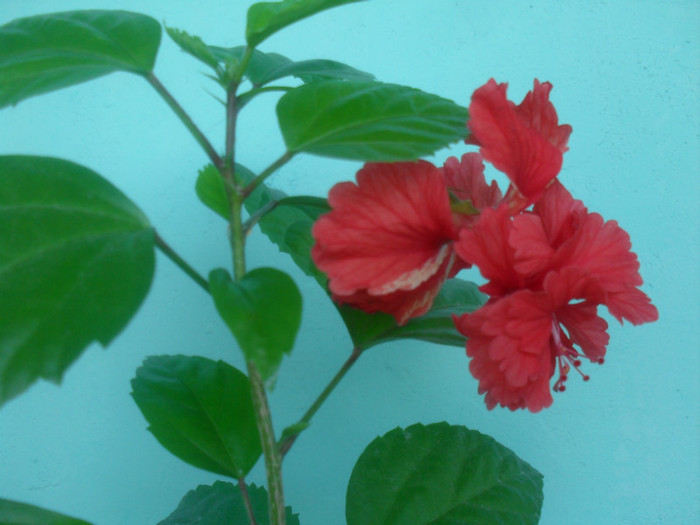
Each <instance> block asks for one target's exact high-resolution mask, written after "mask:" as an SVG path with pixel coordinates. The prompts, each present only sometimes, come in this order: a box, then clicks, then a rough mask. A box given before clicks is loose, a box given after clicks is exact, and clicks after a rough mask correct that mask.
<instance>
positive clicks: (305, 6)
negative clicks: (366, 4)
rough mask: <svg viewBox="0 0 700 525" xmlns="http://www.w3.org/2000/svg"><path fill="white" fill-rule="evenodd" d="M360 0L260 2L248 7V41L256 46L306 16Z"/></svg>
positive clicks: (250, 44)
mask: <svg viewBox="0 0 700 525" xmlns="http://www.w3.org/2000/svg"><path fill="white" fill-rule="evenodd" d="M358 1H359V0H284V1H282V2H259V3H257V4H253V5H252V6H250V8H248V23H247V25H246V32H245V34H246V41H247V42H248V45H249V46H252V47H255V46H257V45H258V44H260V42H262V41H263V40H265V39H266V38H267V37H269V36H270V35H272V34H273V33H276V32H277V31H279V30H280V29H282V28H284V27H287V26H288V25H291V24H293V23H295V22H298V21H299V20H302V19H304V18H306V17H309V16H311V15H314V14H316V13H319V12H321V11H324V10H326V9H330V8H331V7H336V6H340V5H343V4H350V3H353V2H358Z"/></svg>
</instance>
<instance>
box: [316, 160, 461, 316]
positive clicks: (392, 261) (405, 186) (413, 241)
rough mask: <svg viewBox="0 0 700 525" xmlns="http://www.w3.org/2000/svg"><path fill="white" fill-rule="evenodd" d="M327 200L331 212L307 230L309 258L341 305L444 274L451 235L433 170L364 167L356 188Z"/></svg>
mask: <svg viewBox="0 0 700 525" xmlns="http://www.w3.org/2000/svg"><path fill="white" fill-rule="evenodd" d="M328 201H329V203H330V205H331V207H332V208H333V209H332V210H331V211H330V212H329V213H327V214H325V215H323V216H321V217H320V218H319V220H318V221H317V222H316V224H314V227H313V230H312V233H313V236H314V238H315V240H316V244H315V245H314V247H313V249H312V253H311V255H312V257H313V260H314V262H315V263H316V265H317V266H318V267H319V269H321V270H322V271H323V272H325V273H326V274H327V275H328V278H329V288H330V290H331V291H332V292H333V293H334V294H335V296H337V297H339V298H341V297H342V298H343V299H342V300H343V301H345V302H350V303H352V300H350V299H349V298H350V297H352V296H353V295H354V294H358V293H359V294H360V295H358V296H357V297H364V296H363V295H362V294H363V293H366V294H368V295H369V296H379V295H384V294H392V293H394V292H399V291H404V292H407V291H412V290H416V289H419V288H421V286H422V285H423V284H424V283H426V282H427V281H430V280H431V279H432V278H433V277H434V276H436V275H440V279H444V278H445V277H444V276H443V275H442V274H444V273H445V272H448V271H449V270H450V266H451V262H452V259H453V252H452V245H451V243H452V241H453V240H455V239H456V237H457V232H456V229H455V226H454V223H453V219H452V212H451V210H450V205H449V197H448V194H447V188H446V186H445V182H444V179H443V177H442V173H441V172H440V170H439V169H438V168H436V167H435V166H433V165H432V164H430V163H428V162H425V161H418V162H402V163H391V164H388V163H387V164H380V163H370V164H366V165H365V166H364V167H363V168H362V169H361V170H360V171H359V172H358V174H357V184H353V183H350V182H344V183H340V184H337V185H336V186H334V187H333V188H332V189H331V191H330V193H329V196H328ZM421 290H422V289H421ZM421 293H423V292H421ZM419 295H420V294H419ZM414 299H415V298H412V299H411V300H412V301H413V300H414ZM392 301H394V298H391V299H390V302H392ZM360 302H361V303H362V304H368V301H364V300H363V301H360ZM373 304H379V302H377V301H374V303H373ZM409 309H410V308H409ZM413 309H414V310H419V309H420V308H419V307H414V308H413ZM394 310H395V309H394ZM402 316H403V314H402V315H400V317H402Z"/></svg>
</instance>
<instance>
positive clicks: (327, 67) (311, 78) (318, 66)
mask: <svg viewBox="0 0 700 525" xmlns="http://www.w3.org/2000/svg"><path fill="white" fill-rule="evenodd" d="M289 76H295V77H298V78H300V79H302V80H303V81H304V82H316V81H320V80H327V79H345V80H372V79H374V75H371V74H369V73H365V72H364V71H360V70H359V69H355V68H353V67H350V66H348V65H346V64H343V63H341V62H336V61H334V60H321V59H316V60H302V61H301V62H292V61H289V62H288V63H286V64H281V65H279V66H278V67H275V68H270V69H268V70H267V71H266V72H265V74H264V75H261V76H260V80H259V81H258V82H257V83H258V84H260V85H264V84H267V83H269V82H272V81H274V80H279V79H280V78H284V77H289Z"/></svg>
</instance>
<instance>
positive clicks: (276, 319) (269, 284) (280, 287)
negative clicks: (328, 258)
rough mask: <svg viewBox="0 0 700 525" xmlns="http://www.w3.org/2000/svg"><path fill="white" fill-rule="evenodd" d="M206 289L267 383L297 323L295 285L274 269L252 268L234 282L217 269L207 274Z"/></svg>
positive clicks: (298, 304)
mask: <svg viewBox="0 0 700 525" xmlns="http://www.w3.org/2000/svg"><path fill="white" fill-rule="evenodd" d="M209 288H210V290H211V295H212V297H213V298H214V304H216V309H217V310H218V312H219V315H220V316H221V318H222V319H223V320H224V322H225V323H226V325H227V326H228V327H229V329H230V330H231V333H232V334H233V335H234V337H235V338H236V341H238V345H239V346H240V348H241V351H242V352H243V355H245V357H246V359H247V360H249V361H253V362H254V363H255V365H256V366H257V368H258V370H259V371H260V375H261V376H262V377H263V379H265V380H266V381H268V385H270V384H271V381H269V380H273V379H274V376H275V373H276V372H277V369H278V368H279V365H280V363H281V362H282V357H283V355H284V354H289V353H290V352H291V351H292V347H293V346H294V339H295V338H296V334H297V331H298V330H299V325H300V324H301V294H300V293H299V289H298V288H297V286H296V284H295V283H294V281H293V280H292V278H291V277H289V276H288V275H287V274H286V273H284V272H281V271H280V270H276V269H274V268H256V269H255V270H252V271H250V272H248V273H247V274H245V275H244V276H243V278H242V279H240V280H239V281H235V282H234V281H232V280H231V277H230V276H229V274H228V272H227V271H226V270H223V269H217V270H213V271H212V272H211V273H210V274H209Z"/></svg>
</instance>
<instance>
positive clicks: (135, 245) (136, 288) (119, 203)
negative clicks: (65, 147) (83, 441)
mask: <svg viewBox="0 0 700 525" xmlns="http://www.w3.org/2000/svg"><path fill="white" fill-rule="evenodd" d="M153 246H154V233H153V229H152V228H151V226H150V225H149V223H148V219H146V217H145V216H144V215H143V214H142V213H141V211H140V210H139V209H138V208H137V207H136V206H135V205H134V204H133V203H132V202H131V201H130V200H128V199H127V198H126V197H125V196H124V194H122V193H121V192H120V191H119V190H118V189H117V188H115V187H114V186H112V185H111V184H110V183H109V182H107V181H106V180H105V179H103V178H102V177H100V176H99V175H97V174H96V173H95V172H93V171H91V170H89V169H87V168H84V167H82V166H79V165H77V164H74V163H72V162H68V161H65V160H60V159H54V158H46V157H29V156H4V157H0V404H2V403H3V402H5V401H7V400H8V399H10V398H12V397H14V396H16V395H18V394H19V393H21V392H22V391H23V390H25V389H26V388H28V387H29V386H30V385H31V384H32V383H33V382H34V381H36V380H37V379H39V378H44V379H48V380H51V381H54V382H56V383H58V382H60V380H61V378H62V376H63V373H64V372H65V371H66V369H67V368H68V367H69V366H70V365H71V364H72V363H73V361H75V360H76V359H77V358H78V356H79V355H80V354H81V353H82V351H83V350H84V349H85V348H86V347H87V346H88V345H89V344H90V343H92V342H93V341H99V342H100V343H101V344H102V345H103V346H106V345H107V344H109V343H110V342H111V341H112V340H113V339H114V338H115V337H116V336H117V334H118V333H119V332H120V331H121V330H122V329H123V328H124V327H125V326H126V324H127V323H128V322H129V320H130V319H131V317H132V316H133V315H134V314H135V313H136V311H137V310H138V308H139V305H140V304H141V302H142V301H143V299H144V298H145V296H146V294H147V292H148V289H149V287H150V284H151V280H152V278H153V271H154V260H155V256H154V249H153Z"/></svg>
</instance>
